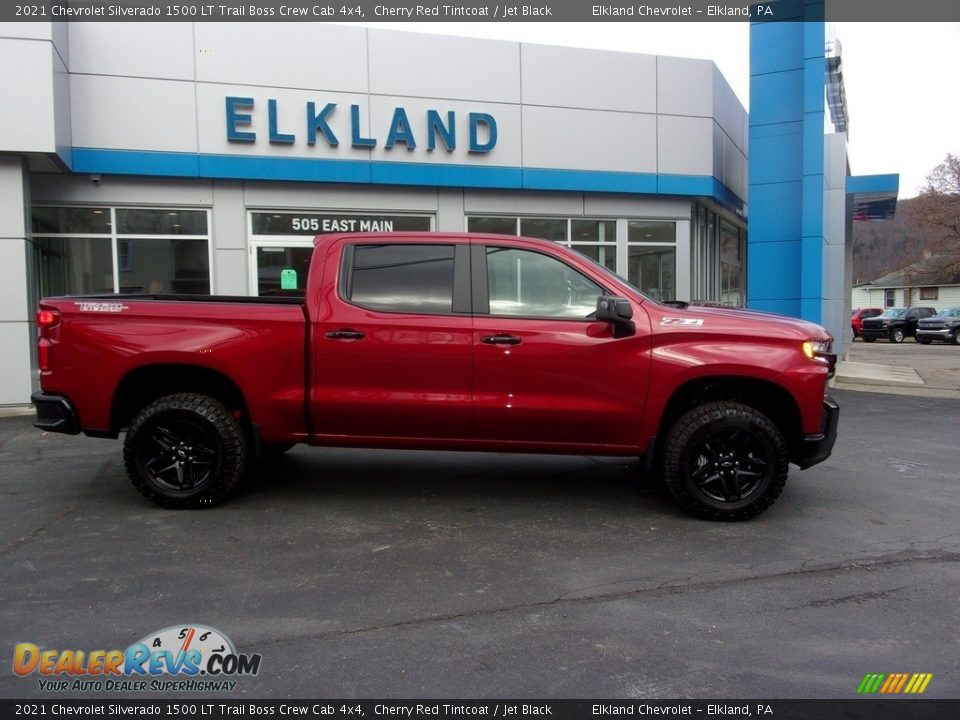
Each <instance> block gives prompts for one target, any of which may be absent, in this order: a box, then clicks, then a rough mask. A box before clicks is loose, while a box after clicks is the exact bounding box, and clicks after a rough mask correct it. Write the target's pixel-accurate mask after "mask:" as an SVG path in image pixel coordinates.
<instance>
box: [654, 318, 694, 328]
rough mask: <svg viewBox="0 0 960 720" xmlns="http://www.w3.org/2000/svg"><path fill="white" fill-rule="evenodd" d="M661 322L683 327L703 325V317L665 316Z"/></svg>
mask: <svg viewBox="0 0 960 720" xmlns="http://www.w3.org/2000/svg"><path fill="white" fill-rule="evenodd" d="M660 324H661V325H679V326H681V327H700V326H701V325H703V318H678V317H665V318H661V319H660Z"/></svg>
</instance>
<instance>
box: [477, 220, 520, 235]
mask: <svg viewBox="0 0 960 720" xmlns="http://www.w3.org/2000/svg"><path fill="white" fill-rule="evenodd" d="M467 231H468V232H475V233H496V234H497V235H516V234H517V218H508V217H470V218H467Z"/></svg>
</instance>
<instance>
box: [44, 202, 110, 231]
mask: <svg viewBox="0 0 960 720" xmlns="http://www.w3.org/2000/svg"><path fill="white" fill-rule="evenodd" d="M32 214H33V232H34V233H39V234H64V233H76V234H93V233H105V234H109V233H110V208H80V207H35V208H33V211H32Z"/></svg>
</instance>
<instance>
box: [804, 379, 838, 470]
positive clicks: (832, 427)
mask: <svg viewBox="0 0 960 720" xmlns="http://www.w3.org/2000/svg"><path fill="white" fill-rule="evenodd" d="M839 422H840V406H839V405H837V403H836V401H834V399H833V398H832V397H830V396H829V395H824V397H823V419H822V420H821V423H820V432H818V433H814V434H813V435H804V436H803V441H802V442H801V444H800V448H799V453H798V456H797V457H796V458H794V462H795V463H796V464H797V465H799V466H800V469H801V470H806V469H807V468H808V467H811V466H813V465H816V464H817V463H820V462H823V461H824V460H826V459H827V458H828V457H830V453H832V452H833V444H834V443H835V442H836V441H837V425H838V424H839Z"/></svg>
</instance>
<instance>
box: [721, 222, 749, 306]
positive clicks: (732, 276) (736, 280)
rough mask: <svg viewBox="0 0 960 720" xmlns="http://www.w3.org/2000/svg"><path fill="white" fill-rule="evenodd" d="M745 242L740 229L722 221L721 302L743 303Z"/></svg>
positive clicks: (734, 304)
mask: <svg viewBox="0 0 960 720" xmlns="http://www.w3.org/2000/svg"><path fill="white" fill-rule="evenodd" d="M743 301H744V297H743V243H742V241H741V234H740V231H739V229H738V228H737V227H736V226H734V225H732V224H731V223H728V222H727V221H726V220H721V221H720V302H721V303H723V304H724V305H730V306H733V307H740V306H742V305H743Z"/></svg>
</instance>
